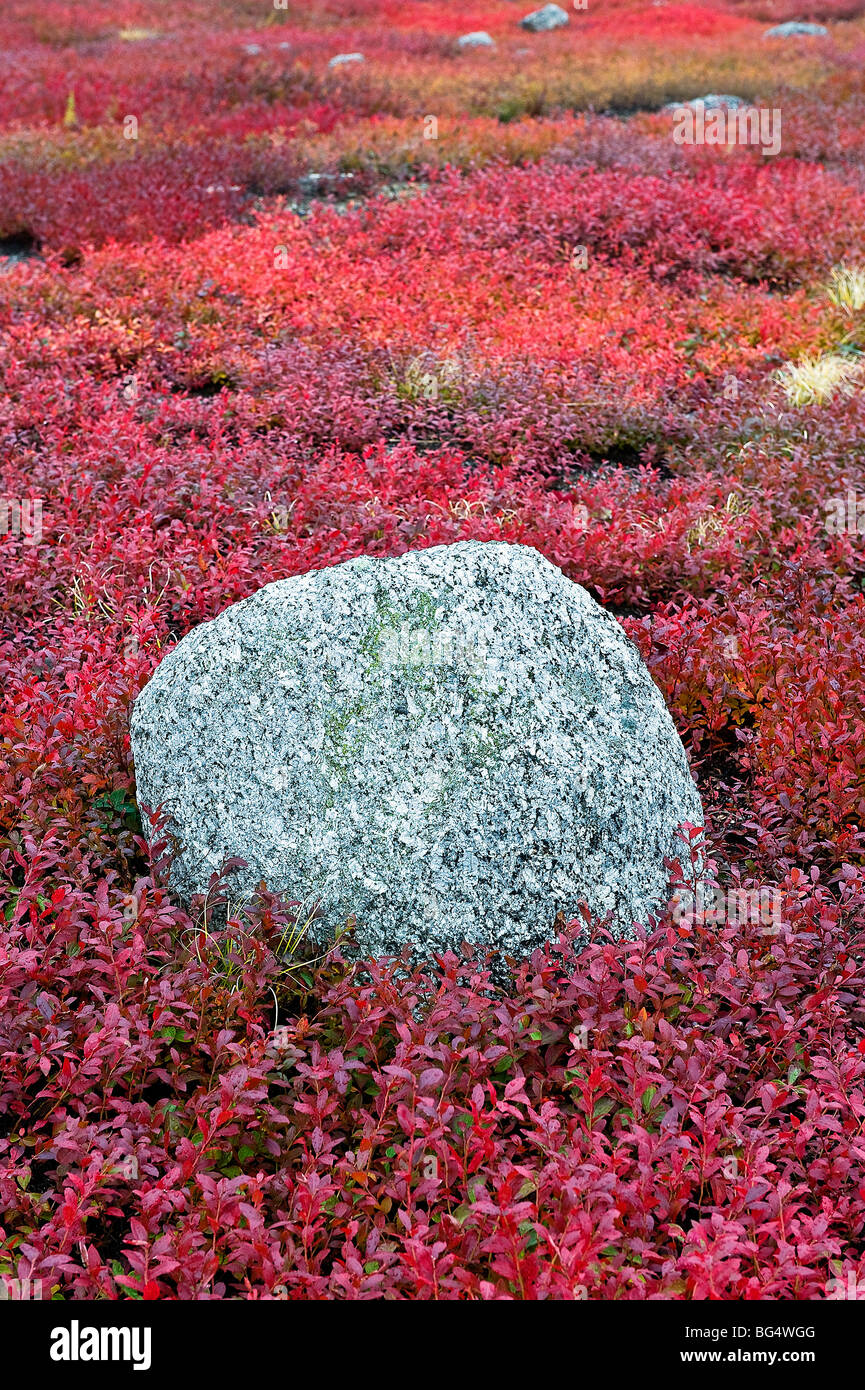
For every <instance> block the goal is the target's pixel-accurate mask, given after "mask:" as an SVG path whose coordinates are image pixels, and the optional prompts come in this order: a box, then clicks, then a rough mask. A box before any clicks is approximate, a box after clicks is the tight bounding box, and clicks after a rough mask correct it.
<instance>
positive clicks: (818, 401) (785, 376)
mask: <svg viewBox="0 0 865 1390" xmlns="http://www.w3.org/2000/svg"><path fill="white" fill-rule="evenodd" d="M861 371H862V368H861V365H860V364H859V363H858V362H856V361H855V360H853V359H851V358H849V357H842V356H841V354H840V353H825V354H824V355H823V356H821V357H803V358H802V360H801V361H800V362H788V363H787V364H786V365H785V366H784V367H782V368H781V370H780V371H779V372H778V373H777V378H778V380H779V381H780V382H781V384H782V386H783V387H784V391H785V394H786V396H787V400H788V401H789V402H790V404H791V405H824V404H825V403H826V402H827V401H830V400H831V399H832V397H833V396H835V395H836V394H838V393H841V394H842V395H845V396H849V395H852V393H853V391H854V389H855V384H856V382H857V380H858V378H859V377H860V375H861Z"/></svg>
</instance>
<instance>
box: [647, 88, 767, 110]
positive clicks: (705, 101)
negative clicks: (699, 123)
mask: <svg viewBox="0 0 865 1390" xmlns="http://www.w3.org/2000/svg"><path fill="white" fill-rule="evenodd" d="M747 104H748V103H747V102H746V101H745V100H743V98H742V97H734V96H730V94H729V92H707V93H706V95H705V96H704V97H694V98H693V99H692V100H691V101H668V102H667V105H666V106H665V107H664V108H663V109H664V110H665V111H681V109H682V107H683V106H688V107H690V109H691V110H692V111H696V110H697V108H698V107H703V109H704V110H705V111H717V110H718V109H719V108H720V107H722V106H724V107H729V108H730V110H731V111H735V110H737V109H738V107H740V106H747Z"/></svg>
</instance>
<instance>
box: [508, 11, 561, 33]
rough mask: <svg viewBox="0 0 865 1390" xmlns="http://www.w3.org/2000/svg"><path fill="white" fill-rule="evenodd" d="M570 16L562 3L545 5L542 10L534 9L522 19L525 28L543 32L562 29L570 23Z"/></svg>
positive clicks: (532, 31)
mask: <svg viewBox="0 0 865 1390" xmlns="http://www.w3.org/2000/svg"><path fill="white" fill-rule="evenodd" d="M569 23H570V17H569V15H568V13H567V11H566V10H563V9H562V7H561V5H544V7H543V8H542V9H540V10H532V13H531V14H527V15H525V16H524V18H523V19H521V20H520V25H521V27H522V28H523V29H529V30H530V31H531V33H533V34H540V33H543V32H544V31H545V30H547V29H561V27H562V25H563V24H569Z"/></svg>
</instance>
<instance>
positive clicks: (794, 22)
mask: <svg viewBox="0 0 865 1390" xmlns="http://www.w3.org/2000/svg"><path fill="white" fill-rule="evenodd" d="M828 33H829V30H828V29H827V28H826V26H825V24H802V23H801V22H800V21H799V20H798V19H788V20H787V22H786V23H785V24H776V25H775V27H774V29H767V30H766V32H765V33H764V35H763V38H764V39H797V38H811V39H822V38H825V37H826V35H827V34H828Z"/></svg>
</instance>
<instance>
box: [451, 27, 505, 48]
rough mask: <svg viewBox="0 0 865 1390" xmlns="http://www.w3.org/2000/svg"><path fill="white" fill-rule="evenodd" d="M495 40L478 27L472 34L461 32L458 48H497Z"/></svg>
mask: <svg viewBox="0 0 865 1390" xmlns="http://www.w3.org/2000/svg"><path fill="white" fill-rule="evenodd" d="M495 46H496V45H495V40H494V39H491V38H490V36H489V34H488V33H486V31H485V30H483V29H476V30H475V31H474V32H473V33H471V34H461V35H460V37H459V38H458V39H457V48H495Z"/></svg>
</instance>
